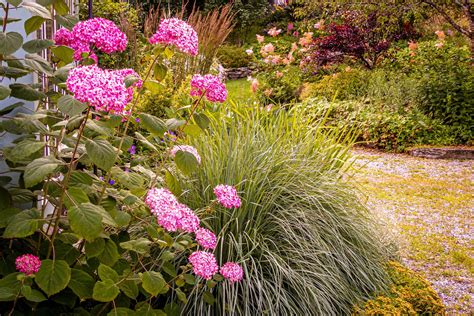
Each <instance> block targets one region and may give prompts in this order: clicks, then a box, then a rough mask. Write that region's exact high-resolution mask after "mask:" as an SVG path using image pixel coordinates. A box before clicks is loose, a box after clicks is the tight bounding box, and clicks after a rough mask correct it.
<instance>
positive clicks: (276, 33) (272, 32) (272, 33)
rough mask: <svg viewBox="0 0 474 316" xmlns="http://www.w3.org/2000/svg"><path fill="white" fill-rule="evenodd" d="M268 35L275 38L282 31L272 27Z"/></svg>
mask: <svg viewBox="0 0 474 316" xmlns="http://www.w3.org/2000/svg"><path fill="white" fill-rule="evenodd" d="M267 33H268V35H270V36H271V37H275V36H278V34H280V33H281V29H278V30H277V29H276V27H272V28H271V29H269V30H268V32H267Z"/></svg>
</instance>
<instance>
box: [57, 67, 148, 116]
mask: <svg viewBox="0 0 474 316" xmlns="http://www.w3.org/2000/svg"><path fill="white" fill-rule="evenodd" d="M129 75H133V76H135V77H138V74H137V73H136V72H135V71H133V70H132V69H123V70H107V69H101V68H99V67H97V66H96V65H90V66H81V67H77V68H74V69H72V70H71V71H70V73H69V77H68V79H67V81H66V86H67V88H68V89H69V91H71V92H72V93H73V95H74V97H75V98H76V99H77V100H79V101H81V102H85V103H88V104H89V105H90V106H93V107H94V108H95V109H96V110H97V111H105V112H111V113H115V114H123V113H124V110H125V108H126V106H127V104H128V103H129V102H130V101H131V100H132V98H133V87H135V86H136V87H140V86H141V84H142V83H141V81H137V82H136V83H135V84H134V85H133V86H131V87H129V88H126V87H125V82H124V80H125V77H127V76H129Z"/></svg>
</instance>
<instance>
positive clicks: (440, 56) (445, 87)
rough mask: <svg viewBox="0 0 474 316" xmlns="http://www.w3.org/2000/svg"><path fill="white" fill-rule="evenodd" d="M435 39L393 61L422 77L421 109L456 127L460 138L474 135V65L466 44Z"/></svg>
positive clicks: (463, 140)
mask: <svg viewBox="0 0 474 316" xmlns="http://www.w3.org/2000/svg"><path fill="white" fill-rule="evenodd" d="M435 44H436V42H434V41H428V42H422V43H419V44H418V48H417V49H416V50H415V51H414V52H410V50H409V49H408V48H406V49H403V50H401V51H399V52H398V53H397V54H396V56H395V62H394V63H392V64H391V65H390V67H393V68H395V69H397V70H400V71H402V72H404V73H407V74H409V75H410V76H412V77H414V78H415V79H416V80H418V81H419V84H418V86H419V100H420V109H422V110H423V111H424V112H425V113H426V114H427V115H429V116H430V117H432V118H435V119H440V120H442V121H443V122H444V123H445V124H447V125H449V126H453V127H454V128H455V133H456V138H457V140H458V141H460V142H463V143H465V142H469V141H472V139H473V137H474V130H473V128H472V127H473V126H474V67H473V66H472V61H471V54H470V50H469V48H468V47H467V46H462V47H458V46H455V45H453V44H451V43H448V42H446V43H444V44H443V46H442V47H436V46H435ZM413 54H414V56H412V55H413Z"/></svg>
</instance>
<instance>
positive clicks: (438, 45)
mask: <svg viewBox="0 0 474 316" xmlns="http://www.w3.org/2000/svg"><path fill="white" fill-rule="evenodd" d="M443 46H444V42H438V43H436V44H435V47H436V48H441V47H443Z"/></svg>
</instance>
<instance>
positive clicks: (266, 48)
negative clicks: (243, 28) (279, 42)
mask: <svg viewBox="0 0 474 316" xmlns="http://www.w3.org/2000/svg"><path fill="white" fill-rule="evenodd" d="M274 51H275V46H273V44H272V43H269V44H267V45H265V46H263V47H262V48H261V49H260V54H262V56H268V55H269V54H271V53H273V52H274Z"/></svg>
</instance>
